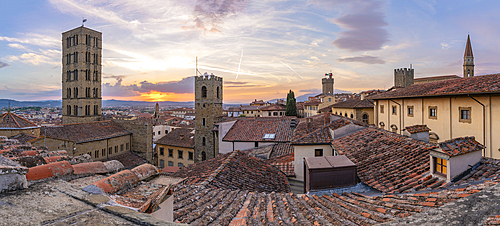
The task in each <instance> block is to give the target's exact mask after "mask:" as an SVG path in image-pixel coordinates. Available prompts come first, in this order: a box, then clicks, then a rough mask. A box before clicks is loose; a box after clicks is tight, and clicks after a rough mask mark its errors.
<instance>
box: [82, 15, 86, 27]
mask: <svg viewBox="0 0 500 226" xmlns="http://www.w3.org/2000/svg"><path fill="white" fill-rule="evenodd" d="M85 22H87V19H85V17H82V27H84V26H85Z"/></svg>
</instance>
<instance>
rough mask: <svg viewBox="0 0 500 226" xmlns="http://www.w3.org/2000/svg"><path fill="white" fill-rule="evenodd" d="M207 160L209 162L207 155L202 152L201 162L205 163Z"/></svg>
mask: <svg viewBox="0 0 500 226" xmlns="http://www.w3.org/2000/svg"><path fill="white" fill-rule="evenodd" d="M205 160H207V153H206V152H204V151H202V152H201V161H205Z"/></svg>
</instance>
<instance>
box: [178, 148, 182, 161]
mask: <svg viewBox="0 0 500 226" xmlns="http://www.w3.org/2000/svg"><path fill="white" fill-rule="evenodd" d="M177 158H178V159H182V150H177Z"/></svg>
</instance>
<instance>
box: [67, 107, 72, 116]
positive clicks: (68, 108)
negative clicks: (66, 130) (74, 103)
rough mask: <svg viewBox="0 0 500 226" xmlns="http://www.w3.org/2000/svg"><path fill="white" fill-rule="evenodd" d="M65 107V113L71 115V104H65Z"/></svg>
mask: <svg viewBox="0 0 500 226" xmlns="http://www.w3.org/2000/svg"><path fill="white" fill-rule="evenodd" d="M66 107H67V111H68V112H67V115H71V105H68V106H66Z"/></svg>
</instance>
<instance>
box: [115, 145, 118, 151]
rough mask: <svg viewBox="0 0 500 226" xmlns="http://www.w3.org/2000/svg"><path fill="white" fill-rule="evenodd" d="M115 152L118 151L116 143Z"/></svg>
mask: <svg viewBox="0 0 500 226" xmlns="http://www.w3.org/2000/svg"><path fill="white" fill-rule="evenodd" d="M115 153H118V145H117V146H115Z"/></svg>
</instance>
